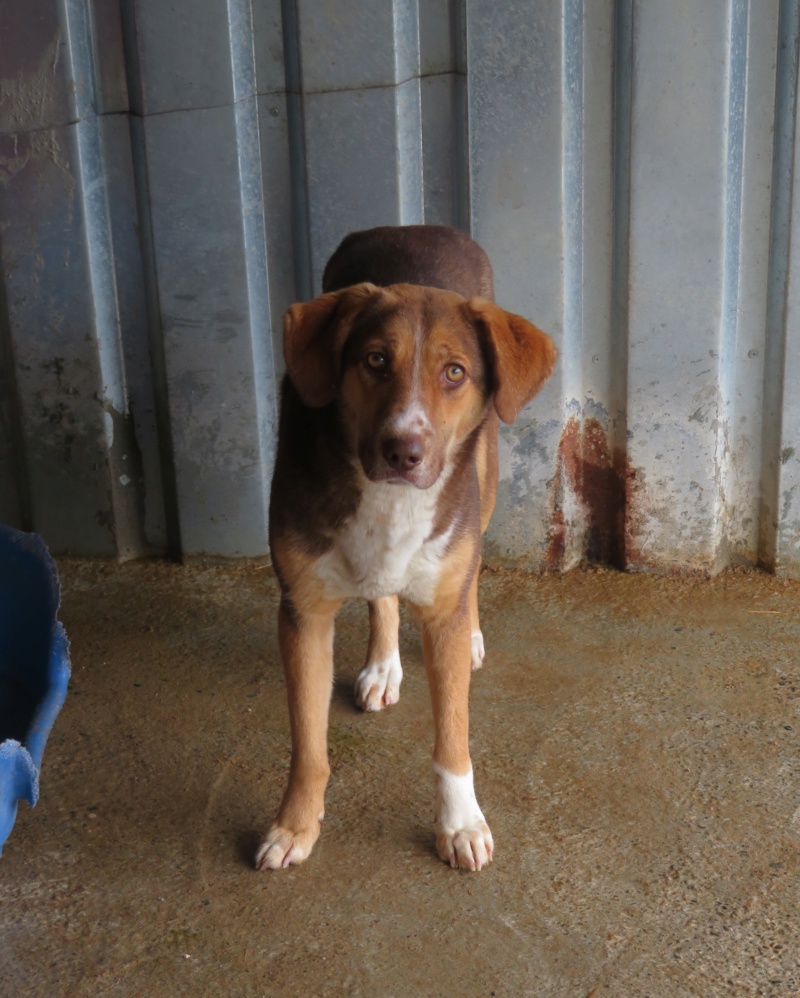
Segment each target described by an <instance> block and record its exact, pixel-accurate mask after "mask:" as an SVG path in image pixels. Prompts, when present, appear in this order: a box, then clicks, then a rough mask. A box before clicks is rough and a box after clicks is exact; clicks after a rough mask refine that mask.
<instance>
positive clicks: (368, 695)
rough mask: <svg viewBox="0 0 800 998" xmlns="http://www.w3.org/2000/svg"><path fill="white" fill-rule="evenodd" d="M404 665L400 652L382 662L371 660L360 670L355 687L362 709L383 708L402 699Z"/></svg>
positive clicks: (356, 697) (357, 699) (357, 700)
mask: <svg viewBox="0 0 800 998" xmlns="http://www.w3.org/2000/svg"><path fill="white" fill-rule="evenodd" d="M402 679H403V667H402V666H401V665H400V653H399V652H397V651H396V652H394V654H393V655H390V656H389V658H385V659H383V661H381V662H370V663H369V664H368V665H365V666H364V668H363V669H362V670H361V672H359V674H358V679H356V684H355V688H354V691H353V692H354V694H355V699H356V704H357V705H358V706H359V707H360V708H361V709H362V710H383V708H384V707H390V706H391V705H392V704H393V703H397V701H398V700H399V699H400V683H401V681H402Z"/></svg>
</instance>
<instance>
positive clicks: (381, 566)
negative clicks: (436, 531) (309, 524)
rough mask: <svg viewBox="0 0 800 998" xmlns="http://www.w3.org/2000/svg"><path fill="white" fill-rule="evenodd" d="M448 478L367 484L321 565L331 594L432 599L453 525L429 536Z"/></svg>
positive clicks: (417, 600)
mask: <svg viewBox="0 0 800 998" xmlns="http://www.w3.org/2000/svg"><path fill="white" fill-rule="evenodd" d="M447 477H448V476H447V475H446V474H443V475H442V476H441V477H440V478H439V480H438V481H437V482H436V483H435V484H434V485H432V486H431V487H430V488H429V489H415V488H414V487H413V486H412V485H389V484H387V483H385V482H366V483H365V484H364V488H363V491H362V494H361V503H360V505H359V507H358V509H357V511H356V512H355V514H354V515H353V516H352V517H351V518H350V519H349V520H348V521H347V522H346V523H345V525H344V526H343V527H342V529H341V530H340V531H339V533H338V534H337V535H336V538H335V539H334V544H333V547H332V548H331V550H330V551H327V552H326V553H325V554H324V555H323V556H322V557H321V558H320V559H319V561H317V563H316V566H315V571H316V573H317V575H318V576H319V578H320V579H322V580H323V582H324V583H325V593H326V595H327V596H329V597H330V598H333V599H336V598H340V597H341V598H345V599H348V598H350V597H353V596H361V597H363V598H364V599H368V600H374V599H379V598H380V597H382V596H394V595H400V596H405V597H406V598H407V599H410V600H411V601H412V603H417V604H419V605H429V604H430V603H432V602H433V596H434V593H435V591H436V584H437V582H438V581H439V574H440V571H441V559H442V555H443V554H444V552H445V551H446V549H447V544H448V542H449V540H450V535H451V532H452V528H451V529H449V530H446V531H445V532H444V534H441V535H440V536H438V537H436V538H434V539H432V540H426V538H428V537H429V536H430V533H431V530H432V529H433V521H434V517H435V515H436V506H437V503H438V500H439V496H440V494H441V491H442V489H443V488H444V486H445V482H446V479H447Z"/></svg>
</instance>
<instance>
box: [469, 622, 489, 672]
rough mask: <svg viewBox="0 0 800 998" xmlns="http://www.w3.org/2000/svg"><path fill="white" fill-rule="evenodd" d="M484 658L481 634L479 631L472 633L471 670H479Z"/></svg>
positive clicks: (484, 652) (484, 650)
mask: <svg viewBox="0 0 800 998" xmlns="http://www.w3.org/2000/svg"><path fill="white" fill-rule="evenodd" d="M485 658H486V649H485V648H484V645H483V633H482V632H481V631H473V632H472V669H473V671H474V670H475V669H480V667H481V666H482V665H483V660H484V659H485Z"/></svg>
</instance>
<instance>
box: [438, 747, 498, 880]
mask: <svg viewBox="0 0 800 998" xmlns="http://www.w3.org/2000/svg"><path fill="white" fill-rule="evenodd" d="M433 771H434V773H435V774H436V818H435V820H434V827H435V829H436V850H437V852H438V853H439V856H440V857H441V859H443V860H444V861H445V863H449V864H450V866H451V867H452V868H453V869H454V870H456V869H461V870H480V869H482V868H483V867H484V866H486V865H487V864H488V863H491V861H492V856H493V854H494V841H493V839H492V833H491V832H490V831H489V826H488V825H487V824H486V819H485V818H484V817H483V812H482V811H481V809H480V808H479V807H478V801H477V800H476V799H475V789H474V786H473V782H472V770H471V769H470V771H469V772H468V773H465V774H464V775H463V776H457V775H456V774H455V773H450V772H448V771H447V770H446V769H442V767H441V766H437V765H436V764H435V763H434V766H433Z"/></svg>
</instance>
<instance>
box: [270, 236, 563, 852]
mask: <svg viewBox="0 0 800 998" xmlns="http://www.w3.org/2000/svg"><path fill="white" fill-rule="evenodd" d="M323 289H324V291H325V293H324V294H323V295H321V296H320V297H319V298H315V299H314V300H313V301H311V302H308V303H307V304H301V305H293V306H292V307H291V308H290V309H289V311H288V312H287V314H286V317H285V320H284V323H285V324H284V353H285V356H286V370H287V376H286V379H285V381H284V386H283V402H282V409H281V420H280V433H279V439H278V454H277V459H276V464H275V475H274V478H273V483H272V497H271V505H270V545H271V550H272V558H273V562H274V565H275V569H276V571H277V574H278V578H279V580H280V584H281V591H282V598H281V606H280V611H279V620H278V633H279V642H280V648H281V655H282V657H283V663H284V669H285V672H286V683H287V688H288V695H289V712H290V719H291V728H292V763H291V770H290V774H289V785H288V788H287V790H286V793H285V795H284V798H283V803H282V804H281V807H280V810H279V812H278V816H277V818H276V820H275V822H274V824H273V825H272V827H271V828H270V829H269V831H268V832H267V834H266V836H265V838H264V841H263V842H262V844H261V847H260V848H259V850H258V854H257V856H256V865H257V866H258V867H259V868H260V869H267V868H271V869H276V868H279V867H282V866H288V865H289V864H290V863H300V862H302V861H303V860H304V859H305V858H306V857H307V856H308V855H309V853H310V852H311V849H312V847H313V845H314V843H315V842H316V840H317V838H318V836H319V831H320V821H321V820H322V816H323V810H324V793H325V787H326V785H327V782H328V776H329V773H330V769H329V766H328V754H327V724H328V704H329V701H330V694H331V686H332V679H333V624H334V616H335V614H336V611H337V610H338V608H339V606H340V605H341V604H342V602H343V601H344V600H345V599H348V598H351V597H354V596H360V597H363V598H365V599H367V600H369V611H370V640H369V649H368V654H367V663H366V665H365V667H364V669H362V671H361V673H360V674H359V676H358V679H357V681H356V687H355V698H356V702H357V703H358V705H359V706H360V707H362V708H363V709H364V710H380V709H381V708H383V707H385V706H388V705H390V704H393V703H395V702H396V701H397V699H398V697H399V692H400V680H401V678H402V669H401V666H400V657H399V654H398V646H397V628H398V605H397V597H398V596H403V597H404V598H406V599H407V600H408V601H409V602H410V603H411V605H412V606H413V607H414V609H415V610H416V612H417V614H418V616H419V619H420V621H421V624H422V640H423V650H424V656H425V666H426V670H427V673H428V681H429V685H430V691H431V698H432V701H433V712H434V721H435V743H434V751H433V768H434V773H435V779H436V817H435V828H436V845H437V849H438V852H439V855H440V856H441V858H442V859H444V860H445V861H447V862H449V863H450V865H451V866H453V867H464V868H467V869H470V870H477V869H480V868H481V867H482V866H484V865H485V864H486V863H487V862H489V861H490V860H491V858H492V852H493V842H492V836H491V832H490V831H489V828H488V826H487V824H486V821H485V820H484V817H483V814H482V812H481V810H480V808H479V806H478V802H477V800H476V799H475V793H474V789H473V780H472V764H471V762H470V756H469V745H468V697H469V677H470V666H471V667H472V668H478V667H479V666H480V665H481V663H482V661H483V657H484V649H483V637H482V635H481V631H480V625H479V623H478V597H477V575H478V564H479V559H480V543H481V535H482V533H483V531H484V530H485V529H486V525H487V523H488V521H489V517H490V516H491V513H492V510H493V508H494V502H495V492H496V487H497V433H498V426H499V424H498V417H499V419H502V420H503V421H504V422H506V423H511V422H513V420H514V419H515V418H516V416H517V414H518V412H519V411H520V409H521V408H522V407H523V406H524V405H525V404H526V403H527V402H528V401H529V400H530V399H531V398H532V397H533V396H534V395H535V393H536V392H537V391H538V390H539V388H540V387H541V386H542V384H543V383H544V382H545V380H546V379H547V378H548V376H549V375H550V372H551V371H552V369H553V365H554V363H555V360H556V356H557V352H556V349H555V347H554V346H553V343H552V341H551V340H550V338H549V337H548V336H546V335H545V334H544V333H542V332H541V331H540V330H539V329H537V328H536V327H535V326H533V325H531V323H529V322H528V321H526V320H525V319H523V318H521V317H520V316H517V315H512V314H511V313H509V312H505V311H504V310H503V309H501V308H499V307H498V306H497V305H495V304H494V303H493V301H492V298H493V284H492V270H491V266H490V264H489V260H488V258H487V257H486V254H485V253H484V252H483V250H482V249H481V248H480V247H479V246H478V245H477V244H476V243H474V242H473V241H472V240H471V239H469V238H468V237H467V236H465V235H464V234H463V233H460V232H457V231H455V230H453V229H448V228H444V227H440V226H425V225H414V226H407V227H401V228H391V227H385V228H378V229H371V230H369V231H367V232H356V233H353V234H352V235H350V236H348V237H347V238H346V239H345V240H344V241H343V242H342V244H341V245H340V246H339V248H338V249H337V250H336V252H335V253H334V254H333V256H332V257H331V259H330V261H329V262H328V266H327V267H326V269H325V275H324V279H323Z"/></svg>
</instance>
